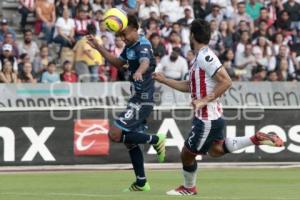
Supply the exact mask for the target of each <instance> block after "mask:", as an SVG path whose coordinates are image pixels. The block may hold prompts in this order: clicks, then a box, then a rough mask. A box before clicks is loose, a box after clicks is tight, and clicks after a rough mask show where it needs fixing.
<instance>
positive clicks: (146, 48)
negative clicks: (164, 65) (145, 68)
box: [136, 44, 152, 63]
mask: <svg viewBox="0 0 300 200" xmlns="http://www.w3.org/2000/svg"><path fill="white" fill-rule="evenodd" d="M136 53H137V58H138V59H139V62H140V63H141V61H143V60H147V61H149V62H150V59H151V55H152V48H151V46H150V45H148V44H143V45H141V46H139V48H137V52H136Z"/></svg>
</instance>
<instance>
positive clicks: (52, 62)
mask: <svg viewBox="0 0 300 200" xmlns="http://www.w3.org/2000/svg"><path fill="white" fill-rule="evenodd" d="M50 65H55V66H56V63H55V62H54V61H51V62H49V63H48V67H49V66H50Z"/></svg>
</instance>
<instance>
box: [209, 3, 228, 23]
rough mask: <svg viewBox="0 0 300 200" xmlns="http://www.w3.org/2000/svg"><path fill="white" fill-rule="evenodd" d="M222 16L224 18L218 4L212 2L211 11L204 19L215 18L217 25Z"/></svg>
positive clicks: (210, 19)
mask: <svg viewBox="0 0 300 200" xmlns="http://www.w3.org/2000/svg"><path fill="white" fill-rule="evenodd" d="M223 18H224V15H223V13H222V12H221V8H220V6H219V5H218V4H214V5H213V6H212V12H211V13H210V14H209V15H207V16H206V17H205V20H206V21H208V22H211V21H212V20H215V21H216V22H217V25H218V26H219V24H220V22H221V21H222V20H223Z"/></svg>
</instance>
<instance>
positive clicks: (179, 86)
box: [152, 72, 191, 92]
mask: <svg viewBox="0 0 300 200" xmlns="http://www.w3.org/2000/svg"><path fill="white" fill-rule="evenodd" d="M152 77H153V79H154V80H156V81H158V82H160V83H163V84H165V85H167V86H169V87H171V88H173V89H175V90H179V91H181V92H191V90H190V81H177V80H173V79H168V78H166V77H165V76H164V75H163V74H162V73H160V72H154V73H153V74H152Z"/></svg>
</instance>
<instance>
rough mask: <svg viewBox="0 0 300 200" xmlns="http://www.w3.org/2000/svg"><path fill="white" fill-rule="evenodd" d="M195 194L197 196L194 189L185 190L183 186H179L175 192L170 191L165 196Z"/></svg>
mask: <svg viewBox="0 0 300 200" xmlns="http://www.w3.org/2000/svg"><path fill="white" fill-rule="evenodd" d="M196 194H197V189H196V187H192V188H186V187H184V186H183V185H181V186H179V187H178V188H177V189H175V190H170V191H168V192H167V195H172V196H191V195H196Z"/></svg>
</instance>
